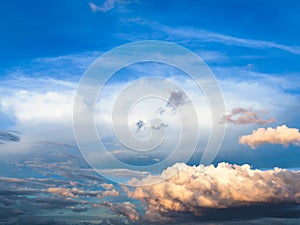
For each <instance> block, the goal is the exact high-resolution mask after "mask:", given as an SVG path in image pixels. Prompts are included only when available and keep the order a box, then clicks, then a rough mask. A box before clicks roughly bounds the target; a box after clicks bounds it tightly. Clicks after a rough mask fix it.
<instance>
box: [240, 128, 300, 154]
mask: <svg viewBox="0 0 300 225" xmlns="http://www.w3.org/2000/svg"><path fill="white" fill-rule="evenodd" d="M239 142H240V143H241V144H247V145H249V146H250V147H251V148H253V149H255V148H256V146H257V145H261V144H265V143H271V144H281V145H284V146H287V145H289V144H294V145H300V132H299V129H296V128H289V127H287V126H286V125H282V126H278V127H276V128H271V127H269V128H267V129H265V128H259V129H257V130H254V131H253V132H252V134H250V135H244V136H242V137H241V138H240V141H239Z"/></svg>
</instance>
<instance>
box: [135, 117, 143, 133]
mask: <svg viewBox="0 0 300 225" xmlns="http://www.w3.org/2000/svg"><path fill="white" fill-rule="evenodd" d="M135 125H136V127H137V131H140V130H141V129H142V128H143V127H145V122H144V121H143V120H139V121H138V122H136V123H135Z"/></svg>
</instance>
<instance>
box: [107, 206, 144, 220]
mask: <svg viewBox="0 0 300 225" xmlns="http://www.w3.org/2000/svg"><path fill="white" fill-rule="evenodd" d="M101 205H102V206H104V207H107V208H109V209H110V210H112V211H113V212H115V213H116V214H118V215H123V216H126V217H128V218H129V219H131V220H139V213H138V212H137V210H136V205H134V204H132V203H130V202H120V203H110V202H103V203H102V204H101Z"/></svg>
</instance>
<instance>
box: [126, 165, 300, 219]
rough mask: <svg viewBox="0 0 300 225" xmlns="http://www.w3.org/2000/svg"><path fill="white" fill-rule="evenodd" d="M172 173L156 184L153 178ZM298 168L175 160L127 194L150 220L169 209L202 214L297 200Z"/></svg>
mask: <svg viewBox="0 0 300 225" xmlns="http://www.w3.org/2000/svg"><path fill="white" fill-rule="evenodd" d="M174 171H176V172H177V174H176V175H175V176H172V177H171V178H169V179H166V180H165V181H163V182H161V183H157V184H155V185H146V186H143V185H144V184H148V183H150V182H151V181H152V180H157V179H158V178H164V177H168V174H171V173H174ZM149 180H150V182H149ZM299 180H300V172H295V171H294V172H293V171H288V170H284V169H279V168H275V169H274V170H269V171H261V170H254V169H251V168H250V166H249V165H243V166H238V165H230V164H228V163H220V164H218V166H217V167H214V166H213V165H211V166H207V167H204V166H202V165H200V166H198V167H196V166H188V165H185V164H183V163H178V164H175V165H174V166H172V167H169V168H168V169H166V170H165V171H164V172H163V173H162V174H161V175H159V176H149V177H147V178H145V179H143V180H138V181H137V180H135V181H132V182H134V183H135V184H136V185H141V186H137V187H136V188H135V189H134V190H131V191H130V190H127V193H128V196H129V197H131V198H135V199H139V200H141V201H142V202H143V203H144V204H145V205H146V216H147V217H148V219H150V220H157V219H158V218H159V220H161V218H160V216H162V215H164V214H165V213H168V212H192V213H193V214H194V215H196V216H201V215H202V214H203V213H204V212H205V211H204V212H203V209H205V208H206V209H219V208H230V207H237V206H249V205H255V204H260V203H271V204H272V203H281V202H282V203H288V202H290V203H299V202H300V183H299Z"/></svg>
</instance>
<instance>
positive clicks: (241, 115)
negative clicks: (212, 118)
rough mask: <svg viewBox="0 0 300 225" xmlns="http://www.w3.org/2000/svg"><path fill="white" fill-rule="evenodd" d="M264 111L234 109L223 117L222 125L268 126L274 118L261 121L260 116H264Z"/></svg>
mask: <svg viewBox="0 0 300 225" xmlns="http://www.w3.org/2000/svg"><path fill="white" fill-rule="evenodd" d="M265 114H266V111H263V110H261V111H253V110H252V109H244V108H234V109H232V110H231V113H230V114H227V115H225V116H223V118H222V121H221V122H222V123H233V124H239V125H241V124H249V123H257V124H268V123H273V122H274V121H275V119H274V118H272V117H271V118H269V119H262V118H260V117H261V116H264V115H265Z"/></svg>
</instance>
